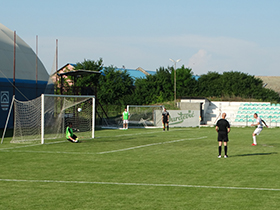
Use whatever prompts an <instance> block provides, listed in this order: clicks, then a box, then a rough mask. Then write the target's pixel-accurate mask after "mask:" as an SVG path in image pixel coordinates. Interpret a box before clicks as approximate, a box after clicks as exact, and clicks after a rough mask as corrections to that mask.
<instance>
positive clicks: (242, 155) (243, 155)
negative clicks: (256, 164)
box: [230, 152, 278, 157]
mask: <svg viewBox="0 0 280 210" xmlns="http://www.w3.org/2000/svg"><path fill="white" fill-rule="evenodd" d="M276 154H278V152H268V153H251V154H241V155H231V156H230V157H245V156H255V155H276Z"/></svg>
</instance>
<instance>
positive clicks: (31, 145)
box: [0, 129, 190, 154]
mask: <svg viewBox="0 0 280 210" xmlns="http://www.w3.org/2000/svg"><path fill="white" fill-rule="evenodd" d="M180 130H186V131H187V130H188V129H175V130H170V131H180ZM189 130H190V129H189ZM170 131H168V132H170ZM152 133H162V131H155V132H145V133H135V134H122V135H116V136H100V137H96V138H95V139H99V138H114V137H122V136H137V135H145V134H152ZM89 140H92V139H89ZM83 141H84V140H83ZM64 142H67V140H65V141H57V142H50V143H45V144H44V145H47V144H59V143H64ZM41 145H43V144H30V145H24V146H16V147H9V148H0V151H1V150H12V149H18V148H25V147H34V146H41ZM54 153H55V152H54ZM61 153H63V152H61ZM72 154H80V153H72Z"/></svg>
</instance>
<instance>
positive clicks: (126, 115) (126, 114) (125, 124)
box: [122, 108, 130, 130]
mask: <svg viewBox="0 0 280 210" xmlns="http://www.w3.org/2000/svg"><path fill="white" fill-rule="evenodd" d="M129 118H130V114H129V112H128V111H127V108H125V109H124V112H123V113H122V120H123V129H124V130H127V128H128V120H129Z"/></svg>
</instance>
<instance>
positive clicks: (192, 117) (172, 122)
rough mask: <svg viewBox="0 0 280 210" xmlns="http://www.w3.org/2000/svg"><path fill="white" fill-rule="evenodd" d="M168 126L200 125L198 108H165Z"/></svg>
mask: <svg viewBox="0 0 280 210" xmlns="http://www.w3.org/2000/svg"><path fill="white" fill-rule="evenodd" d="M167 111H168V112H169V127H197V126H199V125H200V121H199V110H167Z"/></svg>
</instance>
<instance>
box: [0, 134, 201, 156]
mask: <svg viewBox="0 0 280 210" xmlns="http://www.w3.org/2000/svg"><path fill="white" fill-rule="evenodd" d="M205 138H207V136H202V137H198V138H187V139H179V140H172V141H166V142H158V143H152V144H144V145H140V146H135V147H129V148H124V149H118V150H111V151H105V152H61V151H57V152H55V151H33V150H14V151H13V150H11V148H10V149H9V150H8V149H6V150H4V149H2V150H0V151H3V152H19V153H20V152H22V153H24V152H25V153H49V154H73V155H96V154H97V155H102V154H107V153H114V152H122V151H127V150H133V149H139V148H143V147H150V146H155V145H162V144H171V143H176V142H180V141H190V140H198V139H205ZM34 146H35V145H34ZM17 148H20V147H17Z"/></svg>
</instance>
